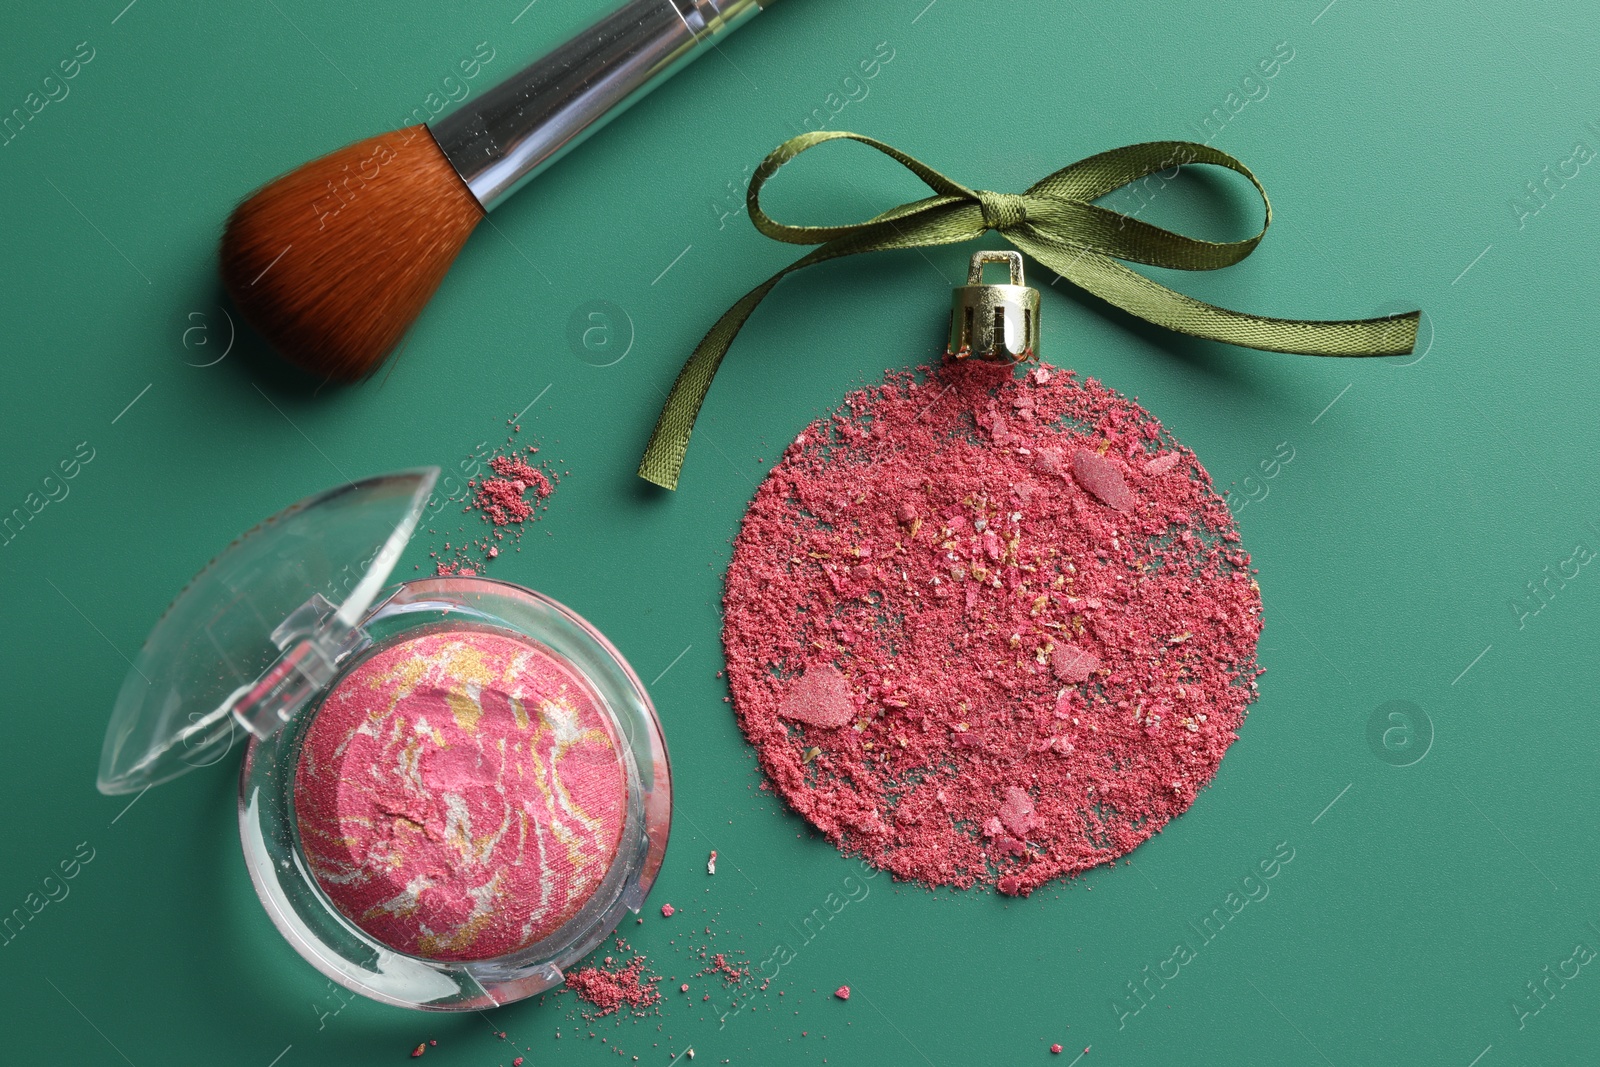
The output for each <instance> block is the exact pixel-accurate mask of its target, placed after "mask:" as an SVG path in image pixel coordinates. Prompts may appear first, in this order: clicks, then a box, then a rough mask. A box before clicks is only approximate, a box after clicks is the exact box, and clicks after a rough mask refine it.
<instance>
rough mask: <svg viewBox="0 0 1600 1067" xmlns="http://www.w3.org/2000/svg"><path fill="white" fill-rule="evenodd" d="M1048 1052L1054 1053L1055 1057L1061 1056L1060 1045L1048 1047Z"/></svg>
mask: <svg viewBox="0 0 1600 1067" xmlns="http://www.w3.org/2000/svg"><path fill="white" fill-rule="evenodd" d="M1050 1051H1051V1052H1053V1053H1055V1054H1056V1055H1057V1056H1059V1055H1061V1046H1060V1045H1051V1046H1050Z"/></svg>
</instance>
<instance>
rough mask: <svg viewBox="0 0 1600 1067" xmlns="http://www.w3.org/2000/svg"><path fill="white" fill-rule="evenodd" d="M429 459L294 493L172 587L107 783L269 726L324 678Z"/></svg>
mask: <svg viewBox="0 0 1600 1067" xmlns="http://www.w3.org/2000/svg"><path fill="white" fill-rule="evenodd" d="M438 476H439V469H438V468H437V467H426V468H422V469H419V470H410V471H399V472H397V473H394V474H385V475H380V476H378V477H375V478H367V479H363V480H362V481H358V482H350V483H348V484H346V485H342V486H339V487H338V488H336V489H330V490H328V491H327V492H324V493H318V494H317V495H316V496H313V497H309V498H307V499H305V500H302V501H301V502H300V503H298V504H295V505H293V506H291V507H289V508H286V509H284V510H283V511H281V512H279V513H278V514H277V515H274V516H273V517H272V518H270V519H268V520H267V521H266V522H263V523H262V524H261V525H259V526H257V527H256V528H255V529H253V530H251V531H250V532H249V533H246V534H245V535H244V536H243V537H240V538H239V539H238V540H237V541H235V542H234V543H233V544H231V545H229V546H228V548H227V550H226V551H224V552H223V553H222V554H221V555H220V556H218V557H217V558H216V559H214V560H212V561H211V563H210V564H208V565H207V566H206V568H205V569H204V570H202V571H201V572H200V573H199V574H198V575H196V576H195V578H194V580H193V581H191V582H190V583H189V584H188V586H187V587H186V588H185V589H184V590H183V591H182V592H181V593H179V594H178V597H177V599H176V600H174V601H173V602H172V606H171V607H170V608H168V609H167V612H166V614H165V615H163V616H162V617H161V621H160V622H158V623H156V626H155V629H153V630H151V631H150V636H149V638H148V639H146V641H145V643H144V647H143V648H141V649H140V650H139V655H138V658H137V659H136V660H135V662H134V664H133V669H132V670H130V671H129V672H128V676H127V678H125V679H124V680H123V683H122V690H121V692H119V693H118V694H117V703H116V707H115V708H113V709H112V712H111V725H110V726H109V727H108V728H107V729H106V740H105V746H104V748H103V749H102V750H101V752H100V776H99V782H98V785H99V788H100V791H101V792H102V793H133V792H138V791H139V790H141V789H145V788H146V787H148V786H152V785H157V784H159V783H161V782H166V781H170V780H171V779H173V778H176V777H178V776H179V775H180V774H184V773H186V772H187V771H190V770H193V769H194V768H196V767H204V766H208V765H210V764H212V763H215V762H217V761H218V760H220V759H221V758H222V757H223V756H224V755H225V754H226V753H227V751H228V749H229V748H230V747H231V746H232V743H233V741H234V739H235V738H236V737H237V736H238V735H239V734H240V732H241V731H249V732H250V733H253V734H255V735H256V736H257V737H267V736H268V735H270V734H272V733H273V732H275V731H276V730H278V729H280V728H282V726H283V724H284V723H286V722H288V721H289V719H291V718H292V717H293V716H294V714H295V713H296V712H297V711H298V710H299V709H300V708H301V707H303V706H304V705H305V703H306V701H307V700H309V699H310V698H311V696H313V695H314V694H315V693H316V692H317V691H318V690H319V689H321V688H322V687H323V686H324V685H326V684H327V683H328V682H329V681H331V680H332V678H333V676H334V673H335V664H336V663H337V662H338V661H339V660H340V659H341V657H342V656H343V654H344V653H346V652H348V651H349V650H350V648H351V646H352V644H353V643H358V642H359V641H360V640H361V639H362V634H361V631H360V629H359V625H358V624H359V623H360V622H361V620H362V618H363V617H364V616H365V615H366V613H367V611H368V610H369V609H370V608H371V607H372V604H373V601H374V600H376V599H377V596H378V592H379V590H380V589H382V588H383V586H384V583H385V582H386V581H387V580H388V578H389V572H390V571H392V570H393V569H394V565H395V562H396V561H397V560H398V559H399V558H400V553H401V551H402V550H404V548H405V546H406V542H407V541H409V540H410V539H411V534H412V532H413V531H414V530H415V529H416V526H417V523H418V521H419V520H420V519H421V517H422V512H423V509H424V508H425V507H426V506H427V503H428V496H429V494H430V493H432V491H433V485H434V482H435V480H436V479H437V478H438Z"/></svg>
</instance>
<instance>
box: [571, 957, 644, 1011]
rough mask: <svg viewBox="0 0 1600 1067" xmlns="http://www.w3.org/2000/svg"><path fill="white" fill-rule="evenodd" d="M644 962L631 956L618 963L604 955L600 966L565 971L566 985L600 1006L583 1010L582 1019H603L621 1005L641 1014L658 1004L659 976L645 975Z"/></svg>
mask: <svg viewBox="0 0 1600 1067" xmlns="http://www.w3.org/2000/svg"><path fill="white" fill-rule="evenodd" d="M646 962H647V961H646V960H645V958H644V957H643V956H634V957H633V958H632V959H630V960H629V961H628V962H627V963H626V964H625V965H620V966H619V965H618V964H616V963H615V962H614V961H613V958H612V957H611V956H607V957H606V958H605V962H604V964H603V965H596V966H589V967H584V968H581V969H579V970H577V971H573V972H572V973H570V974H568V975H567V988H568V989H570V990H572V991H573V992H574V993H576V994H578V996H580V997H582V998H583V999H584V1000H586V1001H588V1002H589V1003H590V1004H593V1005H594V1006H595V1007H596V1008H598V1009H599V1010H598V1011H594V1012H587V1013H585V1014H584V1018H585V1019H599V1018H603V1017H605V1016H607V1015H611V1014H614V1013H615V1012H617V1011H620V1010H621V1009H622V1008H629V1009H631V1010H632V1011H633V1013H634V1014H635V1015H644V1014H646V1012H645V1009H646V1008H651V1007H654V1006H655V1005H656V1004H658V1003H660V1001H661V991H660V989H659V988H657V987H658V983H659V982H660V981H661V978H660V976H659V975H656V976H646V975H645V973H644V972H645V965H646ZM608 968H611V969H608Z"/></svg>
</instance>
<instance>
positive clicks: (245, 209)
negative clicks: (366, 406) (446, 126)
mask: <svg viewBox="0 0 1600 1067" xmlns="http://www.w3.org/2000/svg"><path fill="white" fill-rule="evenodd" d="M483 215H484V211H483V208H482V207H481V206H480V205H479V204H478V201H477V198H476V197H474V196H473V195H472V191H471V190H470V189H468V188H467V186H466V184H465V183H464V182H462V180H461V178H460V176H459V175H457V174H456V171H455V168H454V167H452V166H451V165H450V161H449V160H448V159H446V158H445V155H444V153H443V152H442V151H440V149H439V146H438V144H437V143H436V142H435V141H434V139H433V135H432V134H430V133H429V132H428V129H427V127H425V126H409V127H407V128H405V129H403V130H396V131H395V132H393V133H386V134H382V135H380V136H378V137H370V138H368V139H367V140H365V141H358V142H356V143H355V144H353V145H349V146H347V147H345V148H341V149H339V150H338V151H337V152H333V153H330V154H329V155H326V156H323V157H322V158H321V159H318V160H314V161H312V162H310V163H307V164H306V165H305V166H303V167H300V168H299V169H298V170H293V171H290V172H289V173H288V174H285V175H283V176H282V177H281V178H278V179H276V180H274V181H273V182H271V183H269V184H267V185H266V186H263V187H262V188H261V189H259V190H257V191H256V192H255V193H254V194H253V195H251V196H250V197H249V198H248V199H247V200H245V201H244V202H243V203H242V204H240V205H239V206H238V207H237V208H235V209H234V212H233V214H232V215H231V216H230V217H229V219H228V225H227V227H226V228H225V229H224V230H223V233H222V281H223V284H224V285H225V286H226V287H227V289H228V293H229V294H230V295H231V296H232V297H233V300H234V303H236V304H237V305H238V306H239V310H240V311H241V312H242V313H243V314H244V317H245V319H246V320H247V321H248V322H249V323H250V325H251V326H253V327H255V329H256V330H257V331H258V332H259V333H260V334H261V335H262V336H263V337H265V338H266V339H267V340H268V341H269V342H270V343H271V344H272V346H273V347H274V348H276V349H277V350H278V351H279V352H280V353H282V354H283V356H284V358H286V359H288V360H289V361H290V362H291V363H294V364H296V365H298V366H300V367H302V368H304V369H305V370H307V371H309V372H311V373H312V374H315V375H318V376H320V377H324V378H332V379H335V380H338V381H355V380H357V379H360V378H363V377H366V376H367V375H368V374H370V373H372V371H373V370H374V369H375V368H376V367H377V366H378V365H379V364H380V363H382V362H383V360H384V358H385V357H386V356H388V355H389V353H390V352H391V351H393V350H394V347H395V346H396V345H397V344H398V343H399V342H400V338H401V337H402V336H403V335H404V334H405V332H406V330H407V328H408V327H410V325H411V323H412V321H413V320H414V319H415V318H416V317H417V315H418V314H419V313H420V312H421V311H422V308H423V306H424V305H425V304H427V302H428V298H429V297H431V296H432V295H433V291H434V290H435V289H437V288H438V287H439V283H440V281H442V280H443V279H444V276H445V272H446V271H448V270H449V269H450V264H451V263H452V262H453V261H454V260H455V258H456V253H458V252H459V251H460V250H461V246H462V245H463V244H465V243H466V240H467V238H468V236H470V235H471V233H472V231H473V229H474V228H475V227H476V226H477V225H478V222H479V220H481V219H482V218H483Z"/></svg>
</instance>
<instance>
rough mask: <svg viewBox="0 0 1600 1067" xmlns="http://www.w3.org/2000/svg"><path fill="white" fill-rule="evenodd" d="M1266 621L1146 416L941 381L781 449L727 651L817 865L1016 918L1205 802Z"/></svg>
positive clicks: (975, 368)
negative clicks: (999, 900)
mask: <svg viewBox="0 0 1600 1067" xmlns="http://www.w3.org/2000/svg"><path fill="white" fill-rule="evenodd" d="M1260 607H1261V601H1260V590H1259V588H1258V587H1257V585H1256V583H1255V581H1254V580H1253V578H1252V572H1251V570H1250V559H1249V556H1248V555H1247V554H1246V553H1245V552H1244V551H1243V549H1242V548H1241V547H1240V545H1239V536H1238V532H1237V529H1236V528H1235V526H1234V523H1233V520H1232V516H1231V515H1230V514H1229V512H1228V509H1227V506H1226V504H1224V502H1223V501H1222V499H1221V498H1220V497H1219V496H1218V495H1217V494H1216V493H1215V492H1214V491H1213V489H1212V486H1211V480H1210V477H1209V476H1208V475H1207V474H1206V472H1205V470H1204V469H1203V468H1202V467H1201V466H1200V464H1199V462H1198V461H1197V460H1196V458H1195V457H1194V455H1193V454H1192V453H1190V452H1188V451H1187V450H1185V449H1183V448H1182V446H1180V445H1179V444H1178V442H1177V441H1175V440H1174V439H1173V438H1172V436H1171V435H1170V434H1168V433H1167V432H1165V431H1164V430H1163V428H1162V426H1161V424H1160V423H1159V422H1158V421H1156V420H1155V419H1154V418H1153V417H1152V416H1150V415H1149V414H1148V413H1147V412H1146V411H1144V410H1143V409H1142V408H1141V407H1139V406H1138V405H1137V404H1135V403H1133V402H1131V401H1129V400H1127V399H1126V398H1124V397H1122V396H1120V395H1118V394H1117V393H1115V392H1114V391H1112V390H1110V389H1108V388H1106V387H1105V386H1103V385H1101V384H1100V383H1099V382H1097V381H1094V380H1093V379H1084V378H1080V377H1078V376H1077V375H1076V374H1075V373H1074V372H1072V371H1061V370H1056V369H1054V368H1050V367H1042V366H1041V367H1034V368H1031V369H1028V370H1027V371H1026V372H1024V373H1023V374H1021V375H1016V374H1013V373H1012V372H1011V370H1010V369H1009V368H1004V367H996V366H993V365H989V364H983V363H980V362H978V361H963V362H959V363H953V362H947V363H945V364H944V365H943V366H941V367H939V368H938V369H936V370H929V369H928V368H922V369H921V373H920V374H912V373H904V372H891V373H890V374H889V375H888V376H887V378H886V380H885V382H884V383H883V384H881V385H878V386H874V387H871V388H868V389H864V390H861V391H858V392H855V393H852V394H851V395H850V396H848V397H847V398H846V400H845V403H844V405H843V406H842V407H841V408H840V409H839V410H838V411H837V412H835V413H834V414H833V415H831V416H829V417H827V418H824V419H821V420H819V421H818V422H816V423H813V424H812V425H811V426H809V427H807V429H806V430H805V432H804V433H802V434H800V435H799V437H798V438H796V440H795V441H794V443H793V444H791V445H790V446H789V448H788V449H787V450H786V451H785V453H784V455H783V457H782V458H781V459H780V460H779V462H778V463H777V464H776V465H775V466H774V467H773V468H772V471H771V473H770V474H769V476H768V477H767V479H766V481H765V482H763V483H762V485H761V487H760V489H759V490H758V491H757V493H756V497H755V500H754V502H753V503H752V505H751V507H750V509H749V511H748V513H747V514H746V516H745V519H744V523H743V525H742V527H741V529H740V532H739V535H738V537H737V539H736V540H735V543H734V552H733V559H732V562H731V565H730V566H729V568H728V577H727V586H726V593H725V597H724V608H725V620H726V621H725V624H724V629H723V641H724V644H725V646H726V649H727V654H728V677H729V684H730V688H731V691H732V699H733V704H734V709H735V712H736V714H737V716H738V720H739V724H740V727H741V728H742V729H743V731H744V733H745V735H746V736H747V737H748V738H749V740H750V741H751V743H752V744H753V745H754V746H755V748H756V750H757V753H758V755H759V758H760V762H761V765H762V768H763V770H764V771H765V772H766V774H767V776H768V778H769V780H770V782H771V785H772V787H773V789H774V790H775V791H776V792H777V793H778V794H779V795H780V796H782V797H783V798H784V799H785V800H786V801H787V802H788V803H789V805H790V806H791V807H793V808H794V809H795V810H796V811H798V812H799V813H800V814H801V815H803V816H804V817H805V818H806V819H808V820H809V821H810V822H811V823H812V824H813V825H814V826H816V827H817V828H818V829H819V830H820V831H821V832H822V833H823V834H824V835H826V836H827V837H828V839H829V840H831V841H832V842H833V843H834V844H835V845H837V846H838V847H840V848H841V849H843V850H844V851H846V852H848V853H852V854H856V855H860V856H862V857H864V858H865V859H867V860H868V861H869V862H871V863H872V864H874V865H875V866H878V867H880V868H882V869H884V870H888V871H890V872H891V873H892V874H893V875H894V876H895V877H896V878H899V879H914V880H919V881H922V882H924V883H926V884H930V885H951V886H957V887H962V888H965V887H970V886H973V885H976V884H983V885H992V886H994V887H995V888H996V889H997V890H999V891H1000V892H1002V893H1005V894H1013V895H1026V894H1028V893H1029V892H1031V891H1032V890H1034V889H1036V888H1038V887H1039V886H1040V885H1043V884H1044V883H1045V882H1047V881H1050V880H1052V879H1054V878H1058V877H1062V876H1070V875H1074V874H1076V873H1078V872H1080V871H1084V870H1087V869H1089V868H1092V867H1095V866H1098V865H1101V864H1106V863H1110V862H1112V861H1113V860H1115V859H1116V858H1117V857H1119V856H1121V855H1124V854H1125V853H1127V852H1129V851H1130V850H1131V849H1133V848H1134V847H1135V846H1136V845H1138V844H1139V843H1140V842H1141V841H1144V840H1145V839H1146V838H1148V837H1149V836H1150V835H1151V834H1154V833H1156V832H1158V831H1159V830H1161V829H1162V827H1164V826H1165V825H1166V824H1167V822H1168V821H1170V820H1171V819H1172V818H1173V817H1175V816H1177V815H1179V814H1181V813H1182V812H1183V811H1184V810H1185V809H1187V808H1188V806H1189V805H1190V804H1191V803H1193V801H1194V799H1195V796H1196V794H1197V793H1198V791H1199V790H1200V789H1201V788H1202V787H1204V786H1205V785H1206V784H1207V783H1208V782H1209V781H1210V780H1211V778H1212V777H1213V776H1214V775H1215V773H1216V770H1217V767H1218V764H1219V762H1220V761H1221V759H1222V756H1223V754H1224V753H1225V752H1226V751H1227V748H1228V746H1229V745H1230V744H1231V743H1232V742H1233V740H1234V738H1235V736H1236V731H1237V730H1238V728H1239V727H1240V725H1241V724H1242V722H1243V720H1244V716H1245V712H1246V709H1247V708H1248V706H1249V704H1250V702H1251V700H1252V699H1253V698H1254V696H1255V680H1256V677H1257V675H1258V674H1259V673H1260V671H1259V668H1258V667H1257V666H1256V661H1255V649H1256V642H1257V639H1258V637H1259V635H1260V629H1261V618H1260Z"/></svg>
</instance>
